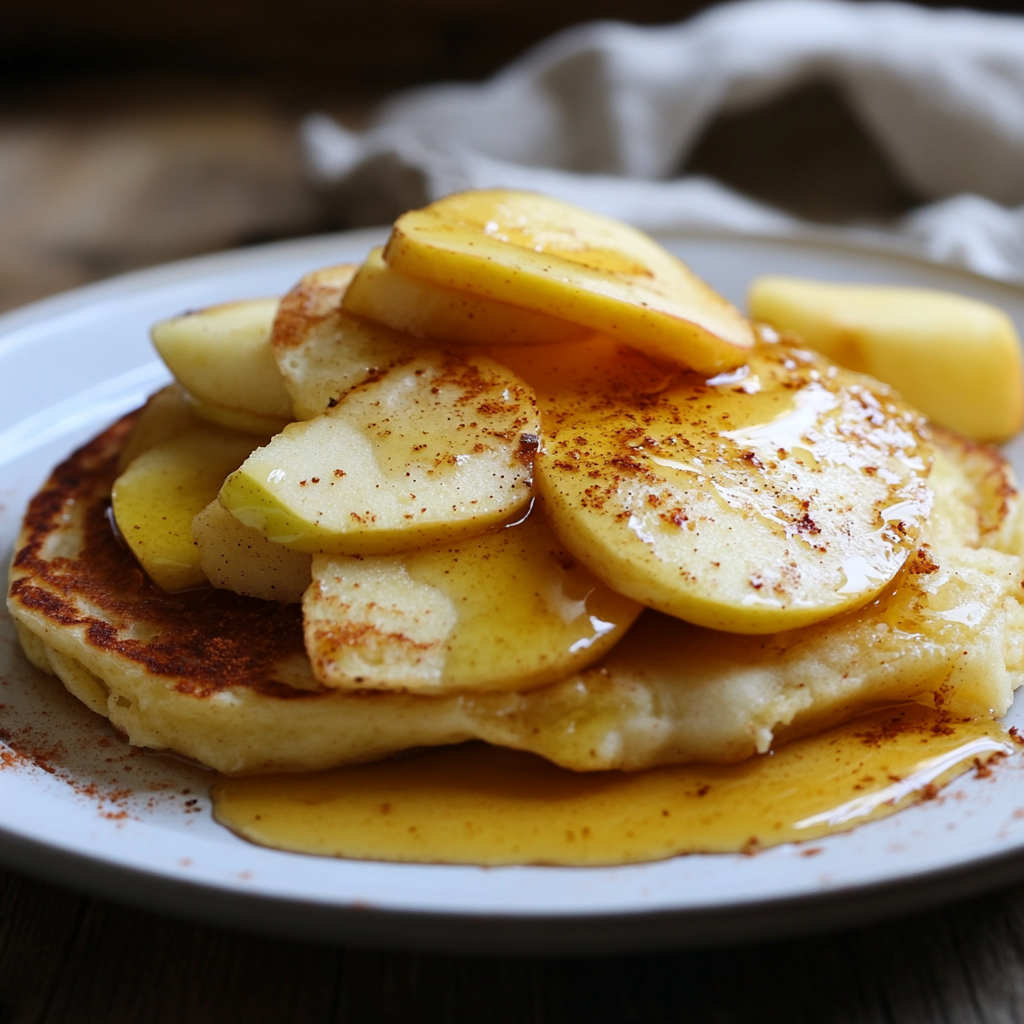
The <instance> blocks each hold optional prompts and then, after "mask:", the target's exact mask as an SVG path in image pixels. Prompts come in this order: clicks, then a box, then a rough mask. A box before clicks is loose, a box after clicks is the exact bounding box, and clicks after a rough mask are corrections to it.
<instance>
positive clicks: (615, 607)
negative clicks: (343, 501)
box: [303, 509, 642, 694]
mask: <svg viewBox="0 0 1024 1024" xmlns="http://www.w3.org/2000/svg"><path fill="white" fill-rule="evenodd" d="M641 607H642V606H641V605H640V604H638V603H637V602H636V601H631V600H630V599H629V598H628V597H622V596H621V595H620V594H616V593H615V592H614V591H613V590H610V589H609V588H608V587H606V586H605V585H604V584H603V583H601V582H600V580H598V579H596V578H595V577H594V576H593V574H592V573H591V572H590V571H589V570H588V569H586V568H585V567H584V566H583V565H581V564H580V563H579V562H578V561H576V560H575V559H574V558H572V557H571V556H570V555H569V554H568V553H567V552H566V551H565V549H564V548H563V547H562V546H561V545H560V544H559V542H558V539H557V538H556V537H555V535H554V534H553V533H552V532H551V528H550V527H549V526H548V524H547V523H546V522H545V520H544V517H543V514H542V513H541V512H540V511H539V510H537V509H535V510H534V511H532V512H531V513H530V514H529V515H528V516H527V517H526V518H525V519H524V520H523V521H522V522H520V523H517V524H516V525H514V526H509V527H506V528H504V529H499V530H496V531H493V532H491V533H488V534H485V535H483V536H481V537H472V538H470V539H468V540H462V541H457V542H456V543H454V544H445V545H438V546H435V547H428V548H423V549H420V550H418V551H413V552H410V553H409V554H405V555H378V556H376V557H372V556H371V557H367V558H359V557H347V558H345V557H333V558H332V557H327V556H321V557H317V558H315V559H314V560H313V586H312V587H310V589H309V590H308V591H307V593H306V596H305V598H304V599H303V621H304V623H305V633H306V650H307V651H308V653H309V656H310V661H311V662H312V665H313V674H314V675H315V676H316V677H317V679H319V680H320V681H321V682H322V683H324V684H325V685H326V686H331V687H337V688H340V689H348V690H358V689H372V690H408V691H411V692H416V693H430V694H440V693H451V692H456V691H466V692H469V691H480V690H516V691H522V690H527V689H532V688H533V687H536V686H542V685H543V684H545V683H551V682H555V681H556V680H559V679H563V678H565V676H566V675H568V674H569V673H571V672H574V671H577V670H579V669H581V668H582V667H583V666H585V665H589V664H591V663H593V662H594V661H596V660H597V659H598V658H599V657H600V656H601V655H602V654H603V653H604V652H605V651H607V650H609V649H610V648H611V647H612V646H613V645H614V644H615V643H616V642H617V641H618V640H619V638H620V637H621V636H622V635H623V633H625V631H626V629H628V628H629V626H630V624H631V623H632V622H633V620H634V619H635V618H636V617H637V615H639V614H640V610H641Z"/></svg>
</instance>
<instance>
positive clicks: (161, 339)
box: [151, 299, 292, 433]
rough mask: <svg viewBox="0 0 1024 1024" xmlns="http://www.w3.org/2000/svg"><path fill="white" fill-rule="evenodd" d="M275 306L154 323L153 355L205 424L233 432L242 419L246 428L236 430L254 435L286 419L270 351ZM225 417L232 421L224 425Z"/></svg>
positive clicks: (265, 303)
mask: <svg viewBox="0 0 1024 1024" xmlns="http://www.w3.org/2000/svg"><path fill="white" fill-rule="evenodd" d="M277 306H278V300H277V299H250V300H246V301H243V302H226V303H224V304H223V305H220V306H211V307H210V308H208V309H201V310H198V311H197V312H194V313H186V314H184V315H183V316H176V317H172V318H171V319H169V320H162V321H160V323H157V324H154V326H153V328H152V331H151V335H152V338H153V344H154V346H155V347H156V350H157V352H159V353H160V356H161V358H162V359H163V361H164V362H165V363H166V364H167V368H168V369H169V370H170V371H171V373H173V374H174V376H175V377H176V378H177V379H178V381H180V382H181V384H182V386H183V387H184V388H185V390H186V391H187V392H188V393H189V394H190V395H191V396H192V397H193V398H194V399H196V402H197V406H198V408H199V409H200V410H202V411H203V412H202V414H203V415H206V416H207V418H208V419H210V420H212V421H214V422H219V423H221V425H228V426H230V427H231V428H232V429H239V428H238V423H240V422H242V421H243V420H242V419H238V418H239V417H242V418H244V417H245V416H246V415H248V416H249V417H250V426H246V427H242V428H241V429H244V430H254V431H255V432H257V433H258V432H262V431H264V430H266V429H268V427H269V428H270V429H271V430H274V429H280V427H281V426H282V425H283V424H285V423H287V422H289V421H290V420H291V418H292V415H291V413H292V409H291V399H290V398H289V395H288V392H287V391H286V390H285V386H284V382H283V381H282V380H281V374H280V372H279V371H278V369H277V363H276V362H275V360H274V353H273V350H272V349H271V347H270V330H271V327H272V325H273V323H274V316H275V314H276V312H277ZM206 409H211V410H212V413H209V414H207V413H206V412H205V410H206ZM218 414H219V415H220V418H219V419H218ZM231 414H234V415H235V416H236V422H233V423H230V424H228V423H226V422H225V419H226V418H227V417H229V416H230V415H231ZM252 423H255V424H256V426H252Z"/></svg>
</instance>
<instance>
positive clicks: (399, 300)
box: [343, 248, 593, 345]
mask: <svg viewBox="0 0 1024 1024" xmlns="http://www.w3.org/2000/svg"><path fill="white" fill-rule="evenodd" d="M343 304H344V306H345V309H347V310H349V312H351V313H355V314H356V315H358V316H362V317H366V319H368V320H374V321H376V322H377V323H381V324H386V325H387V326H388V327H392V328H394V329H395V330H396V331H404V332H405V333H406V334H410V335H412V336H413V337H414V338H427V339H430V340H433V341H437V342H441V343H442V344H450V343H455V344H460V345H550V344H559V343H562V342H567V341H576V340H577V339H579V338H584V337H586V336H587V335H588V334H593V331H591V330H589V329H588V328H586V327H581V326H580V325H579V324H573V323H569V321H568V320H556V319H555V318H554V317H550V316H546V315H545V314H543V313H535V312H534V311H533V310H530V309H524V308H523V307H522V306H513V305H510V304H509V303H507V302H498V301H496V300H495V299H491V298H488V297H487V296H485V295H473V294H472V293H470V292H467V291H456V290H455V289H454V288H445V287H444V286H443V285H440V284H437V283H435V282H430V281H422V280H419V279H418V278H415V277H406V275H405V274H400V273H398V271H396V270H394V269H393V268H391V267H389V266H388V265H387V263H385V262H384V257H383V250H382V249H379V248H378V249H373V250H371V252H370V255H369V256H368V257H367V258H366V262H365V263H364V264H363V265H362V266H361V267H360V268H359V271H358V273H357V274H356V276H355V277H354V278H353V279H352V283H351V284H350V285H349V286H348V290H347V291H346V292H345V297H344V300H343Z"/></svg>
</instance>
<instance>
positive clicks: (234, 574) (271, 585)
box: [192, 499, 312, 604]
mask: <svg viewBox="0 0 1024 1024" xmlns="http://www.w3.org/2000/svg"><path fill="white" fill-rule="evenodd" d="M192 539H193V540H194V541H195V542H196V546H197V547H198V548H199V565H200V567H201V568H202V570H203V573H204V574H205V576H206V578H207V579H208V580H209V581H210V582H211V583H212V584H213V585H214V586H215V587H218V588H220V589H221V590H233V591H234V592H235V593H236V594H244V595H245V596H246V597H259V598H262V599H263V600H264V601H282V602H285V603H289V604H295V603H298V602H299V601H301V600H302V594H303V591H305V589H306V588H307V587H308V586H309V581H310V578H311V577H310V563H311V561H312V558H311V556H310V555H306V554H303V553H302V552H301V551H292V550H291V549H290V548H286V547H283V546H282V545H281V544H275V543H273V541H269V540H267V538H266V537H264V536H263V534H262V533H260V532H258V531H257V530H250V529H249V527H248V526H243V525H242V524H241V523H240V522H239V521H238V520H237V519H236V518H235V517H234V516H233V515H232V514H231V513H230V512H229V511H228V510H227V509H226V508H224V507H223V506H222V505H221V504H220V502H218V501H217V500H216V499H214V500H213V501H211V502H210V504H209V505H207V506H206V508H204V509H203V510H202V512H200V513H199V514H198V515H197V516H196V517H195V518H194V519H193V520H192Z"/></svg>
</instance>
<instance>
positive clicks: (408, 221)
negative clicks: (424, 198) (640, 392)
mask: <svg viewBox="0 0 1024 1024" xmlns="http://www.w3.org/2000/svg"><path fill="white" fill-rule="evenodd" d="M384 259H385V260H386V261H387V263H388V265H389V266H390V267H392V268H393V269H394V270H396V271H398V272H399V273H401V274H405V275H406V276H408V277H414V278H421V279H423V280H424V281H430V282H431V283H433V284H437V285H441V286H442V287H445V288H451V289H456V290H458V291H466V292H470V293H472V294H474V295H479V296H482V297H484V298H488V299H494V300H496V301H499V302H506V303H508V304H510V305H513V306H521V307H522V308H523V309H528V310H532V311H533V312H535V313H542V314H544V315H545V316H548V317H554V318H557V319H560V320H568V321H569V322H571V323H576V324H581V325H583V326H585V327H589V328H591V329H592V330H594V331H598V332H600V333H602V334H608V335H611V336H612V337H614V338H616V339H617V340H619V341H622V342H625V343H626V344H627V345H632V346H634V347H636V348H639V349H641V350H643V351H645V352H648V353H650V354H651V355H653V356H656V357H658V358H660V359H667V360H669V361H671V362H673V363H676V364H679V365H682V366H688V367H693V368H694V369H696V370H699V371H700V372H703V373H709V374H711V373H718V372H720V371H722V370H727V369H732V368H734V367H736V366H738V365H740V364H741V363H742V362H743V361H744V359H745V358H746V354H747V353H748V352H749V350H750V348H751V346H752V345H753V344H754V336H753V332H752V330H751V327H750V324H749V323H748V322H747V320H746V319H745V318H744V317H743V316H742V315H741V314H740V313H739V312H738V311H737V310H736V309H735V308H734V307H733V306H731V305H730V304H729V303H728V302H727V301H726V300H725V299H723V298H722V297H721V296H720V295H718V294H716V293H715V292H714V291H712V290H711V289H710V288H709V287H708V286H707V285H706V284H705V283H704V282H703V281H701V280H700V279H699V278H698V277H696V276H695V275H694V274H693V273H691V271H690V270H689V269H688V268H687V267H686V266H685V264H683V263H682V261H680V260H679V259H677V258H676V257H675V256H673V255H672V254H671V253H670V252H668V251H666V250H665V249H663V248H662V247H661V246H660V245H658V244H657V243H656V242H654V241H653V240H652V239H650V238H648V237H647V236H646V235H644V234H642V233H641V232H639V231H636V230H634V229H633V228H630V227H627V226H626V225H625V224H621V223H619V222H618V221H614V220H611V219H609V218H607V217H601V216H599V215H598V214H595V213H590V212H589V211H587V210H583V209H580V208H579V207H576V206H572V205H571V204H569V203H563V202H561V201H559V200H557V199H549V198H547V197H545V196H541V195H536V194H534V193H531V192H514V191H505V190H500V189H496V190H491V191H479V192H462V193H459V194H457V195H453V196H448V197H447V198H445V199H441V200H439V201H438V202H436V203H432V204H431V205H430V206H427V207H425V208H424V209H422V210H413V211H411V212H409V213H406V214H404V215H403V216H401V217H399V218H398V220H397V221H396V222H395V226H394V229H393V231H392V233H391V238H390V240H389V241H388V244H387V247H386V248H385V250H384Z"/></svg>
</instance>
